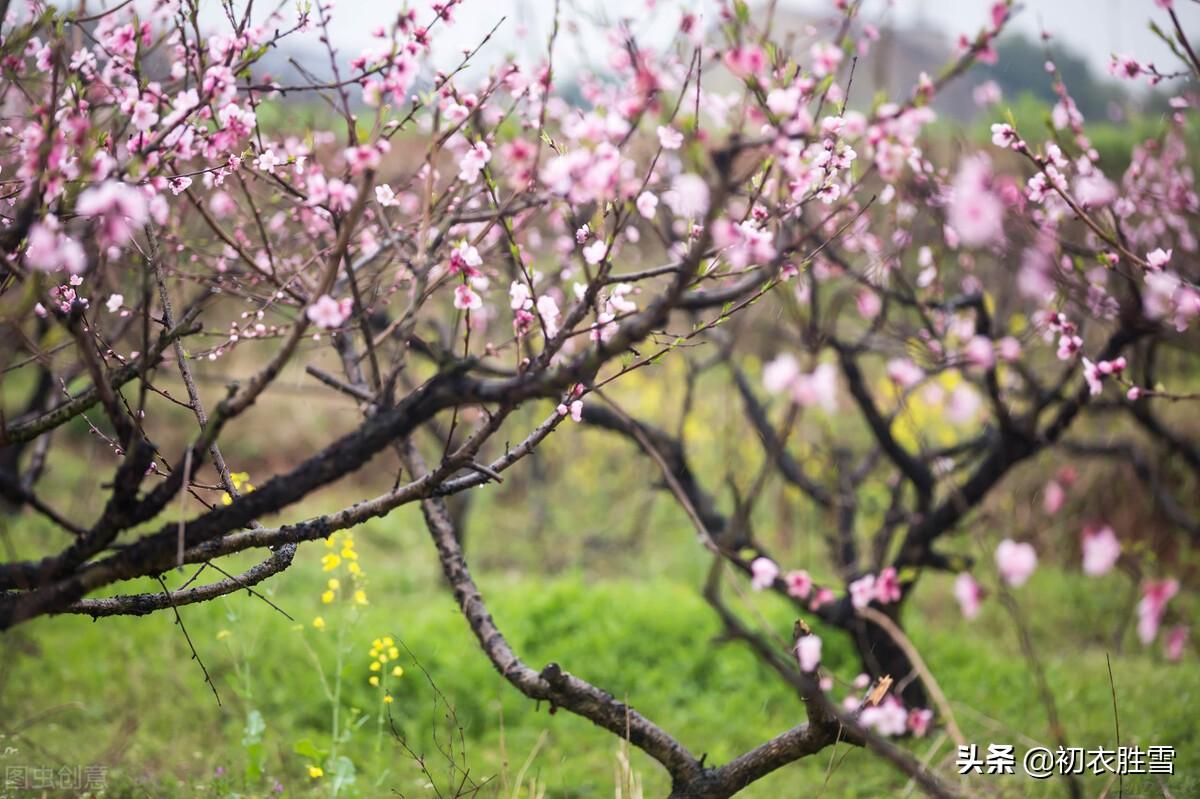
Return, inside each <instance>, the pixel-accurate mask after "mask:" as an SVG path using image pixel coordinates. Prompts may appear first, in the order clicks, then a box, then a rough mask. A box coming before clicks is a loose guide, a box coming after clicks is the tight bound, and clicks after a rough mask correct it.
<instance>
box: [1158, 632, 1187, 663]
mask: <svg viewBox="0 0 1200 799" xmlns="http://www.w3.org/2000/svg"><path fill="white" fill-rule="evenodd" d="M1187 641H1188V628H1187V625H1186V624H1176V625H1175V626H1174V627H1172V628H1171V629H1170V630H1168V631H1167V637H1166V640H1165V641H1164V642H1163V654H1164V655H1165V656H1166V658H1167V660H1170V661H1177V660H1179V659H1180V658H1182V657H1183V648H1184V647H1185V646H1187Z"/></svg>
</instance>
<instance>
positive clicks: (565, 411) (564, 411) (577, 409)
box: [556, 400, 583, 422]
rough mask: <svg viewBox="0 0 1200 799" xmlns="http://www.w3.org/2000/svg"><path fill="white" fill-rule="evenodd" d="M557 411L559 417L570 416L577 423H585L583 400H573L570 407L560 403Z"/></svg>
mask: <svg viewBox="0 0 1200 799" xmlns="http://www.w3.org/2000/svg"><path fill="white" fill-rule="evenodd" d="M556 410H557V411H558V415H559V416H570V417H571V420H572V421H575V422H582V421H583V400H572V401H571V403H570V404H569V405H568V404H567V403H563V402H560V403H559V404H558V408H557V409H556Z"/></svg>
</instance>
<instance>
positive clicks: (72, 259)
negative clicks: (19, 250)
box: [25, 215, 87, 275]
mask: <svg viewBox="0 0 1200 799" xmlns="http://www.w3.org/2000/svg"><path fill="white" fill-rule="evenodd" d="M25 263H27V264H28V265H29V266H31V267H33V268H34V269H37V270H40V271H42V272H58V271H60V270H63V269H66V270H67V271H68V272H70V273H71V274H73V275H76V274H79V273H80V272H82V271H83V270H84V269H85V268H86V267H87V256H86V255H85V254H84V251H83V247H81V246H80V245H79V242H77V241H75V240H74V239H72V238H70V237H68V236H67V235H65V234H64V233H62V232H61V231H60V230H59V229H58V220H57V219H56V218H55V217H54V216H51V215H47V216H46V218H45V219H43V220H42V221H41V222H34V223H33V225H32V226H30V228H29V245H28V247H26V249H25Z"/></svg>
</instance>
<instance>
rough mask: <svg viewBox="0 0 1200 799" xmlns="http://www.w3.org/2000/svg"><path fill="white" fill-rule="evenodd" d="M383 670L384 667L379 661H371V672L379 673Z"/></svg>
mask: <svg viewBox="0 0 1200 799" xmlns="http://www.w3.org/2000/svg"><path fill="white" fill-rule="evenodd" d="M382 668H383V666H382V664H380V662H379V661H378V660H372V661H371V671H379V670H380V669H382Z"/></svg>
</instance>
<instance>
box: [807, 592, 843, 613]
mask: <svg viewBox="0 0 1200 799" xmlns="http://www.w3.org/2000/svg"><path fill="white" fill-rule="evenodd" d="M835 599H837V595H836V594H834V593H833V589H832V588H818V589H817V591H816V593H815V594H813V598H812V599H811V600H810V601H809V603H808V609H809V610H817V609H818V608H820V607H822V606H823V605H828V604H829V603H830V602H832V601H834V600H835Z"/></svg>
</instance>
